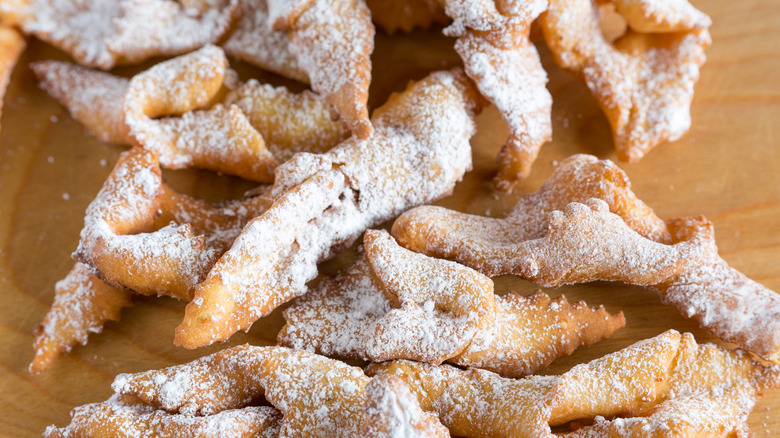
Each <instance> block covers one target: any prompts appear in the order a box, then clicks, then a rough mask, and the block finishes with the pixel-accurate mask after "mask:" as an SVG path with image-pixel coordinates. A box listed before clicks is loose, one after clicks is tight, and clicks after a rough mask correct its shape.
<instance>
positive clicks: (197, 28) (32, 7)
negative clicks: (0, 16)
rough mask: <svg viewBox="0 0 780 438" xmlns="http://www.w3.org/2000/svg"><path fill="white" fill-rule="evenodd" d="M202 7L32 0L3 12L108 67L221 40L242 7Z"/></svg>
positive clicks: (149, 1) (221, 0)
mask: <svg viewBox="0 0 780 438" xmlns="http://www.w3.org/2000/svg"><path fill="white" fill-rule="evenodd" d="M189 3H192V2H189ZM200 5H201V7H195V8H193V7H185V6H184V5H183V4H182V3H180V2H177V1H172V0H120V1H117V0H95V1H90V2H83V1H71V0H29V1H15V2H10V3H9V4H8V5H6V8H5V10H4V11H3V12H4V14H5V15H7V16H10V17H11V18H12V20H13V22H14V23H16V24H17V25H18V26H19V27H20V28H21V29H22V31H23V32H24V33H26V34H32V35H35V36H36V37H38V38H40V39H41V40H43V41H46V42H49V43H51V44H53V45H54V46H56V47H58V48H60V49H62V50H64V51H65V52H67V53H68V54H70V55H71V56H73V58H74V59H75V60H76V61H77V62H78V63H79V64H81V65H84V66H87V67H99V68H101V69H104V70H108V69H110V68H112V67H113V66H114V65H117V64H128V63H138V62H141V61H143V60H145V59H148V58H150V57H153V56H172V55H178V54H181V53H186V52H188V51H190V50H194V49H197V48H199V47H202V46H204V45H206V44H209V43H214V42H217V41H218V40H219V39H220V38H222V36H223V35H225V33H226V32H227V31H228V30H229V29H230V26H231V24H232V23H233V21H234V19H235V18H236V17H237V14H238V13H239V11H240V9H239V1H238V0H215V1H208V2H200Z"/></svg>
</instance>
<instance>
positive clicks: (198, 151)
mask: <svg viewBox="0 0 780 438" xmlns="http://www.w3.org/2000/svg"><path fill="white" fill-rule="evenodd" d="M226 68H227V58H225V54H224V52H223V51H222V49H220V48H218V47H216V46H206V47H204V48H202V49H200V50H198V51H196V52H193V53H190V54H187V55H184V56H180V57H178V58H174V59H172V60H169V61H165V62H162V63H160V64H157V65H155V66H154V67H152V68H150V69H149V70H146V71H144V72H142V73H140V74H138V75H136V76H134V77H133V78H132V79H131V80H130V84H129V85H128V88H127V91H126V93H125V99H124V107H123V111H124V114H125V123H126V124H127V127H128V128H129V130H130V136H131V137H132V138H133V139H134V140H135V142H136V143H137V144H140V145H143V146H144V148H147V149H152V150H154V151H156V152H157V153H158V154H159V157H160V162H161V163H162V164H163V165H164V166H166V167H169V168H173V169H177V168H182V167H185V166H196V167H201V168H204V169H210V170H215V171H218V172H224V173H229V174H233V175H238V176H241V177H243V178H246V179H250V180H254V181H261V182H270V181H272V180H273V169H274V168H275V167H276V160H275V159H274V158H273V156H272V155H271V154H270V152H268V150H267V149H266V147H265V142H264V141H263V138H262V137H261V136H260V134H258V133H257V131H255V129H254V128H252V126H251V124H250V123H249V121H248V120H247V118H246V116H245V115H244V114H243V112H241V110H239V109H238V108H237V107H232V106H231V107H230V108H224V107H222V106H220V105H217V106H215V107H214V108H212V109H210V110H206V111H198V112H191V111H192V110H193V109H196V108H200V107H203V106H205V105H206V104H208V103H209V101H211V99H212V98H213V97H214V95H215V94H216V93H217V91H219V89H220V87H221V86H222V83H223V81H224V78H225V71H226ZM172 84H174V85H172ZM166 115H173V116H177V115H182V116H181V117H178V118H168V119H163V120H160V121H156V120H152V119H153V118H155V117H160V116H166Z"/></svg>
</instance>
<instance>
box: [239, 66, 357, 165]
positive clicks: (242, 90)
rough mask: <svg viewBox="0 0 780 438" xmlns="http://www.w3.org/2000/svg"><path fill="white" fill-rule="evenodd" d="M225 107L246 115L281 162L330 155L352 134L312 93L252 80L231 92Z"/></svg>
mask: <svg viewBox="0 0 780 438" xmlns="http://www.w3.org/2000/svg"><path fill="white" fill-rule="evenodd" d="M224 104H225V105H228V106H229V105H236V106H237V107H239V108H240V109H241V111H243V112H244V114H246V116H247V119H249V123H250V124H251V125H252V127H254V128H255V129H256V130H257V131H258V132H259V133H260V135H262V136H263V139H264V140H265V143H266V146H267V147H268V150H270V151H271V154H272V155H273V156H274V157H275V158H276V160H277V161H279V162H285V161H287V160H288V159H290V157H292V156H293V155H294V154H296V153H298V152H312V153H323V152H327V151H328V150H330V149H331V148H333V147H334V146H336V145H337V144H339V143H341V142H342V141H343V140H345V139H346V138H347V136H348V135H349V131H348V130H346V129H344V128H343V127H342V126H341V124H340V123H338V122H337V121H334V120H333V119H332V118H331V117H330V108H329V105H328V103H327V102H325V100H324V99H322V97H320V96H319V95H318V94H314V93H312V92H309V91H304V92H303V93H298V94H296V93H292V92H290V91H289V90H288V89H287V88H284V87H273V86H271V85H269V84H261V83H259V82H257V81H256V80H254V79H250V80H249V81H248V82H247V83H245V84H243V85H241V86H240V87H238V88H236V89H235V90H232V91H230V92H229V93H228V95H227V96H226V97H225V100H224Z"/></svg>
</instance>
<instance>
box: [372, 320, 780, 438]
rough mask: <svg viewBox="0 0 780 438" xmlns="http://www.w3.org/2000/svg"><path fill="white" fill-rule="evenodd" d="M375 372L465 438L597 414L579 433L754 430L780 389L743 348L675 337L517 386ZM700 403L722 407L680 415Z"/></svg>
mask: <svg viewBox="0 0 780 438" xmlns="http://www.w3.org/2000/svg"><path fill="white" fill-rule="evenodd" d="M366 371H367V373H368V374H369V375H383V374H389V375H394V376H398V377H401V378H402V379H404V380H405V381H406V382H407V383H408V384H409V385H410V386H411V387H412V388H416V389H417V390H416V392H415V394H416V395H417V397H418V399H419V402H420V405H421V406H422V408H423V409H424V410H427V411H434V412H437V413H438V414H439V416H440V418H441V419H442V422H443V423H444V425H445V426H447V427H448V428H449V429H450V432H451V433H452V434H453V435H458V436H491V435H496V436H505V435H506V434H507V433H509V434H511V435H512V436H523V437H525V436H527V437H552V436H554V435H552V433H551V431H550V425H559V424H563V423H566V422H569V421H572V420H588V419H593V418H594V417H595V418H596V424H595V425H594V426H585V427H584V428H582V429H580V430H579V431H576V432H574V434H573V436H601V435H589V434H588V433H593V432H597V431H599V430H604V429H607V430H609V432H613V433H616V434H615V435H609V436H635V435H631V434H630V433H622V434H621V433H617V432H619V431H621V429H622V426H623V425H625V424H627V423H626V422H631V423H633V424H634V425H636V424H639V425H640V426H644V425H647V424H652V423H653V422H655V423H656V424H658V423H660V424H665V425H666V427H667V428H668V430H669V431H670V433H671V434H673V435H674V436H684V435H683V434H681V432H682V431H684V430H690V429H691V428H695V427H697V426H702V427H707V428H708V429H704V430H713V431H718V432H720V433H722V434H728V433H729V432H733V431H737V430H745V429H746V428H747V424H746V422H747V415H748V413H749V412H750V409H751V408H752V407H753V405H754V404H755V401H756V398H757V396H758V395H759V394H760V393H761V392H763V391H764V390H767V389H771V388H777V387H780V368H778V367H777V366H776V365H775V366H772V367H764V366H762V365H761V364H759V363H757V362H754V361H752V360H751V359H750V357H749V355H746V354H744V353H743V352H741V351H739V350H737V351H728V350H725V349H723V348H721V347H718V346H716V345H713V344H704V345H699V344H697V343H696V342H695V341H694V339H693V336H692V335H690V334H683V335H681V334H680V333H678V332H676V331H674V330H670V331H668V332H665V333H662V334H661V335H659V336H657V337H655V338H652V339H648V340H645V341H640V342H638V343H636V344H634V345H631V346H629V347H627V348H625V349H623V350H620V351H618V352H615V353H612V354H609V355H607V356H604V357H602V358H600V359H596V360H594V361H592V362H590V363H587V364H581V365H577V366H575V367H574V368H572V369H571V370H570V371H568V372H566V373H564V374H562V375H560V376H528V377H525V378H523V379H520V380H513V379H506V378H503V377H499V376H497V375H495V374H493V373H491V372H488V371H482V370H477V369H470V370H465V371H464V370H460V369H457V368H454V367H450V366H447V365H441V366H439V367H436V366H432V365H428V364H423V363H416V362H409V361H395V362H389V363H384V364H373V365H370V366H369V367H368V368H367V370H366ZM693 400H696V401H699V402H705V403H707V405H708V406H709V405H715V404H716V403H719V402H721V403H722V404H721V405H719V406H720V407H719V408H717V409H714V410H710V411H706V410H705V411H699V412H698V414H697V415H696V416H695V417H696V421H697V423H696V424H692V423H691V420H690V418H683V417H682V415H680V413H679V412H678V413H677V414H675V410H676V409H677V408H679V409H686V410H687V411H688V412H690V410H691V408H692V406H691V403H692V401H693ZM699 406H702V405H701V404H700V405H699ZM603 417H610V418H614V417H618V418H615V419H614V420H610V421H607V420H604V418H603ZM622 417H629V418H622ZM605 423H608V424H606V425H605ZM594 429H595V430H594ZM638 430H642V429H641V427H640V428H638ZM646 430H648V429H645V431H646ZM507 431H509V432H507ZM629 432H630V430H629ZM564 436H568V435H564ZM639 436H645V435H639Z"/></svg>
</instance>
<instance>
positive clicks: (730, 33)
mask: <svg viewBox="0 0 780 438" xmlns="http://www.w3.org/2000/svg"><path fill="white" fill-rule="evenodd" d="M696 5H697V6H699V7H700V8H701V9H702V10H703V11H704V12H706V13H708V14H709V15H710V16H711V17H712V19H713V22H714V25H713V27H712V36H713V40H714V43H713V45H712V46H711V47H710V48H709V49H708V50H707V57H708V60H707V63H706V64H705V66H704V68H703V70H702V74H701V80H700V82H699V83H698V85H697V86H696V96H695V100H694V104H693V109H692V115H693V127H692V129H691V131H690V132H689V133H688V134H687V135H685V136H684V137H683V138H682V139H681V140H680V141H678V142H675V143H669V144H663V145H661V146H660V147H658V148H656V149H655V150H653V151H652V152H650V153H649V154H648V155H647V156H646V157H645V158H644V159H643V160H642V161H641V162H639V163H637V164H631V165H628V164H625V163H619V164H620V166H621V167H622V168H623V169H625V171H626V172H627V173H628V175H629V177H630V178H631V181H632V184H633V188H634V190H635V192H636V193H637V194H638V195H639V197H640V198H641V199H643V200H644V201H645V202H646V203H647V204H649V205H650V206H651V207H653V208H654V209H655V211H656V212H657V213H658V215H659V216H661V217H664V218H667V217H673V216H682V215H705V216H707V217H708V218H709V219H711V220H712V221H714V223H715V226H716V233H717V241H718V245H719V248H720V253H721V255H722V257H723V258H724V259H726V261H728V262H729V263H730V264H731V265H732V266H734V267H735V268H737V269H739V270H740V271H742V272H744V273H745V274H746V275H748V276H749V277H751V278H753V279H755V280H757V281H759V282H761V283H763V284H764V285H766V286H767V287H769V288H770V289H772V290H775V291H780V264H778V260H780V147H779V146H780V140H778V138H780V132H778V133H776V132H775V131H776V130H779V129H780V128H778V127H780V81H779V80H778V73H777V72H778V71H780V51H778V49H777V48H776V47H777V44H778V42H780V3H778V2H762V1H758V0H754V1H741V2H732V1H729V0H701V1H698V2H696ZM451 46H452V41H451V40H448V39H446V38H444V37H441V36H440V35H439V32H438V31H433V32H418V33H415V34H413V35H410V36H397V37H392V38H391V37H388V36H386V35H382V34H381V33H380V34H379V35H378V37H377V44H376V51H375V55H374V77H375V79H374V83H373V85H372V89H371V104H372V105H373V106H376V105H378V104H380V103H381V102H383V101H384V100H385V98H386V97H387V95H388V94H389V93H390V92H392V91H394V90H400V89H402V88H403V87H404V86H405V84H406V83H407V81H408V80H409V79H414V78H421V77H423V76H424V75H425V74H427V72H429V71H430V70H433V69H438V68H446V67H450V66H455V65H458V64H459V60H458V57H457V55H456V54H455V53H454V52H453V50H452V47H451ZM540 46H543V44H540ZM540 50H541V53H542V57H543V61H544V65H545V67H546V68H547V70H548V72H549V76H550V82H549V85H548V87H549V89H550V91H551V92H552V94H553V98H554V102H555V103H554V106H553V122H554V137H555V139H554V141H553V142H552V143H549V144H547V145H545V146H544V147H543V150H542V153H541V155H540V157H539V159H538V161H537V162H536V164H535V166H534V169H533V174H532V176H531V178H529V179H528V180H527V181H524V182H523V183H521V184H520V185H519V186H518V187H517V189H516V190H515V192H514V193H512V194H509V195H505V194H501V193H497V192H495V191H494V190H493V188H492V186H491V184H490V182H489V180H490V178H491V177H492V175H493V173H494V171H495V169H494V164H493V160H494V157H495V154H496V152H497V150H498V148H499V147H500V145H501V143H502V141H503V139H504V136H505V135H506V127H505V126H504V124H503V122H502V121H501V120H500V118H499V117H498V114H497V113H496V111H495V110H494V109H488V110H486V111H485V112H484V113H483V114H482V115H480V116H479V119H478V123H479V131H478V133H477V135H476V137H475V138H474V139H473V142H472V143H473V145H474V162H475V169H474V171H472V172H471V173H469V174H468V175H467V176H466V178H465V179H464V181H463V182H461V183H460V184H459V185H458V186H457V189H456V191H455V194H454V195H452V196H451V197H449V198H447V199H445V200H442V201H441V202H440V204H442V205H445V206H448V207H452V208H457V209H459V210H463V211H468V212H471V213H478V214H487V215H492V216H500V215H502V214H503V213H504V212H506V211H507V209H508V208H510V207H511V206H512V205H513V204H514V201H515V200H516V199H517V197H518V196H520V195H521V194H523V193H527V192H529V191H533V190H535V189H536V188H537V187H538V186H539V185H540V184H541V182H542V181H544V180H545V179H546V178H547V177H548V176H549V175H550V173H551V172H552V169H553V166H554V163H555V162H556V161H560V160H562V159H564V158H565V157H567V156H569V155H571V154H575V153H589V154H595V155H597V156H598V157H600V158H609V159H613V160H614V159H615V154H614V152H613V148H612V141H611V137H610V132H609V128H608V124H607V122H606V120H605V119H604V117H603V115H602V114H601V112H600V110H599V109H598V107H597V105H596V103H595V101H594V100H593V98H592V97H591V96H590V95H589V93H588V92H587V90H586V89H585V88H584V86H583V85H581V84H580V83H579V82H577V81H576V80H574V79H573V78H572V77H571V76H570V75H569V74H568V73H566V72H564V71H562V70H561V69H559V68H557V67H556V66H554V65H553V63H552V61H551V57H550V54H549V52H548V51H547V50H546V49H545V48H544V47H541V48H540ZM52 57H54V58H60V59H63V58H64V55H63V54H61V53H60V52H57V51H56V50H54V49H51V48H50V47H49V46H46V45H44V44H42V43H39V42H35V41H30V43H29V47H28V50H27V51H26V52H25V54H24V55H23V59H22V60H21V62H20V65H19V66H18V67H17V69H16V71H15V72H14V74H13V77H12V79H11V84H10V87H9V90H8V93H7V96H6V98H5V106H4V114H3V118H2V132H0V339H2V347H0V364H1V366H2V371H0V412H1V413H2V415H0V436H13V437H17V436H18V437H28V436H29V437H31V436H40V434H41V433H42V432H43V430H44V428H45V427H46V426H47V425H50V424H56V425H60V426H62V425H65V424H67V423H68V421H69V415H68V413H69V411H70V410H71V409H72V408H73V407H75V406H77V405H81V404H84V403H90V402H97V401H102V400H104V399H106V398H107V397H108V396H109V395H110V394H111V389H110V383H111V381H112V379H113V377H114V376H115V375H116V374H117V373H120V372H136V371H142V370H147V369H150V368H159V367H164V366H168V365H173V364H176V363H181V362H184V361H187V360H190V359H193V358H195V357H199V356H201V355H204V354H207V353H210V352H213V351H216V350H217V349H219V348H222V347H223V346H216V347H211V348H205V349H201V350H197V351H186V350H183V349H179V348H176V347H174V346H173V344H172V338H173V329H174V327H175V326H176V325H177V324H178V323H179V322H180V320H181V318H182V315H183V307H184V304H183V303H180V302H176V301H174V300H171V299H155V298H144V299H139V300H138V301H137V304H136V305H135V306H134V307H132V308H129V309H127V310H126V311H124V312H123V314H122V320H121V321H120V322H118V323H109V324H107V325H106V328H105V331H104V332H103V333H102V334H96V335H93V336H91V337H90V340H89V344H88V345H86V346H84V347H77V348H75V349H74V351H73V352H72V353H71V354H69V355H67V356H65V357H63V358H61V359H60V360H58V361H57V362H56V363H55V364H54V366H53V367H52V368H51V369H50V370H49V371H47V372H44V373H42V374H40V375H35V376H32V375H30V374H29V373H28V372H27V365H28V364H29V362H30V360H31V359H32V357H33V353H32V341H33V336H32V332H33V329H34V328H35V326H36V325H37V324H38V323H39V322H40V321H41V320H42V318H43V316H44V314H45V313H46V311H47V310H48V308H49V306H50V304H51V301H52V297H53V289H54V283H55V282H56V281H57V280H59V279H61V278H62V277H63V276H64V275H65V274H66V273H67V272H68V270H69V269H70V268H71V266H72V264H73V262H72V260H71V259H70V253H71V251H73V249H74V248H75V247H76V243H77V241H78V234H79V230H80V229H81V226H82V220H83V214H84V210H85V208H86V206H87V205H88V203H89V202H90V201H91V200H92V199H93V197H94V196H95V194H96V193H97V191H98V189H99V188H100V186H101V184H102V183H103V181H104V179H105V177H106V176H107V174H108V173H109V171H110V170H111V168H112V166H113V164H114V162H115V161H116V158H117V156H118V154H119V153H120V152H121V151H122V150H123V148H122V147H118V146H111V145H106V144H103V143H101V142H99V141H98V140H96V139H95V138H94V137H92V136H90V135H88V134H87V133H86V132H85V130H84V128H83V127H82V126H81V125H80V124H79V123H77V122H75V121H74V120H72V119H71V118H70V116H69V115H68V113H67V111H66V110H65V109H64V108H63V107H62V106H60V105H59V104H57V103H56V102H55V101H54V100H52V99H51V98H49V97H48V96H47V95H46V94H45V93H44V92H42V91H40V90H39V89H38V88H37V85H36V82H35V80H34V78H33V77H32V74H31V73H30V71H29V69H28V63H29V62H31V61H34V60H38V59H47V58H52ZM241 73H242V76H243V77H244V78H245V79H246V78H249V77H253V76H258V75H259V76H258V77H260V79H261V80H268V79H269V76H268V75H262V74H261V73H259V72H257V71H256V70H253V69H250V68H242V69H241ZM270 79H273V78H270ZM166 176H167V178H168V180H169V181H170V182H171V183H172V184H173V185H174V186H175V187H176V188H178V189H181V190H184V191H186V192H189V193H192V194H195V195H197V196H201V197H204V198H206V199H210V200H215V199H219V198H223V197H225V196H238V195H239V194H240V193H241V192H242V191H244V190H246V189H247V188H250V187H251V185H249V184H247V183H245V182H242V181H238V180H236V179H231V178H226V177H219V176H215V175H212V174H209V173H207V172H200V171H184V172H167V173H166ZM351 258H352V257H351V254H349V253H348V254H345V255H343V256H341V257H339V258H338V259H336V260H334V261H332V262H329V263H327V264H326V266H325V269H326V270H328V271H330V272H333V271H335V270H337V269H339V268H341V267H344V266H346V264H347V263H349V261H350V260H351ZM497 289H498V291H507V290H519V291H521V292H523V293H530V292H531V291H533V290H534V289H535V287H534V286H533V285H532V284H530V283H528V282H525V281H522V280H518V279H515V278H512V277H500V278H498V279H497ZM547 292H549V293H551V294H552V295H559V294H566V295H567V296H568V297H569V299H570V300H572V299H573V300H577V299H584V300H586V301H587V302H588V303H590V304H593V305H597V304H604V305H605V306H606V307H607V308H608V309H609V310H611V311H617V310H621V309H622V310H623V311H624V312H625V314H626V318H627V321H628V322H627V326H626V328H624V329H622V330H620V331H618V332H617V333H616V334H615V335H614V336H612V337H611V338H610V339H608V340H606V341H603V342H601V343H598V344H596V345H594V346H592V347H590V348H586V349H581V350H579V351H577V352H575V354H574V355H573V356H571V357H568V358H564V359H561V360H558V361H556V362H555V363H554V364H553V365H552V367H551V368H550V369H549V370H547V371H546V372H548V373H560V372H563V371H565V370H567V369H568V368H569V367H570V366H572V364H574V363H578V362H583V361H587V360H590V359H592V358H595V357H598V356H601V355H603V354H605V353H608V352H611V351H615V350H617V349H619V348H622V347H625V346H627V345H629V344H631V343H632V342H634V341H637V340H639V339H643V338H647V337H650V336H654V335H656V334H658V333H660V332H662V331H664V330H666V329H669V328H675V329H677V330H680V331H690V332H692V333H694V335H695V336H696V338H697V340H699V341H711V340H715V339H714V338H713V337H712V336H710V335H708V334H706V333H705V332H703V331H702V330H700V329H699V328H698V327H697V326H696V324H695V323H693V322H691V321H690V320H687V319H685V318H683V317H682V316H680V314H679V313H678V312H677V311H676V310H675V309H673V308H670V307H665V306H663V305H661V304H660V302H659V299H658V297H657V295H656V294H655V293H653V292H651V291H648V290H645V289H642V288H639V287H628V286H624V285H620V284H610V283H594V284H587V285H582V286H572V287H562V288H559V289H550V290H547ZM282 323H283V320H282V317H281V314H280V312H278V311H277V312H275V313H274V314H272V315H271V316H269V317H267V318H264V319H262V320H260V321H258V322H257V323H256V324H255V325H254V326H253V328H252V329H251V330H250V331H249V333H248V334H243V333H240V334H238V335H236V336H235V337H234V338H233V339H232V340H231V341H230V343H229V344H230V345H235V344H239V343H243V342H250V343H253V344H269V343H273V342H274V338H275V335H276V332H277V331H278V330H279V328H280V327H281V325H282ZM750 426H751V429H752V431H753V432H754V433H755V435H756V437H772V436H778V435H780V391H773V392H770V393H768V394H766V395H765V396H764V398H762V399H761V400H760V401H759V403H758V405H757V406H756V408H755V409H754V411H753V413H752V414H751V416H750Z"/></svg>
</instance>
